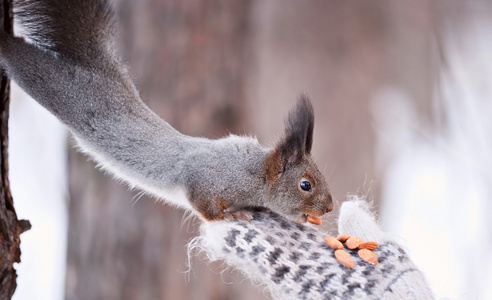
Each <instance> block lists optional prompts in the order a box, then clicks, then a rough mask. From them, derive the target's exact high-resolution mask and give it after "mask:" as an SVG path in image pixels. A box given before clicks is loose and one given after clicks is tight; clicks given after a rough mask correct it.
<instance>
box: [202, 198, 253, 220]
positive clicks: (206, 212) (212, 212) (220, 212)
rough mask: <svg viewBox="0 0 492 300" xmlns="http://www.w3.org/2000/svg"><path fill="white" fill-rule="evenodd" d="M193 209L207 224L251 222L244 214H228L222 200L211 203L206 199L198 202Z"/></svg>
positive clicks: (237, 212)
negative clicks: (237, 221)
mask: <svg viewBox="0 0 492 300" xmlns="http://www.w3.org/2000/svg"><path fill="white" fill-rule="evenodd" d="M195 209H196V210H197V212H198V214H199V215H200V217H201V218H202V219H203V220H204V221H207V222H210V221H222V220H224V221H234V220H245V221H248V222H249V221H251V220H250V218H249V217H248V215H246V213H245V212H242V211H236V212H228V211H227V205H226V203H225V202H224V201H223V200H221V199H217V198H215V199H214V200H212V201H209V200H206V199H203V200H199V201H197V202H196V204H195Z"/></svg>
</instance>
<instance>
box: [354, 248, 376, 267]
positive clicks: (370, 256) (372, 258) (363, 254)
mask: <svg viewBox="0 0 492 300" xmlns="http://www.w3.org/2000/svg"><path fill="white" fill-rule="evenodd" d="M357 253H358V254H359V257H360V258H362V260H364V261H366V262H368V263H370V264H371V265H375V264H377V263H378V258H377V257H376V254H374V252H372V251H371V250H368V249H360V250H359V251H358V252H357Z"/></svg>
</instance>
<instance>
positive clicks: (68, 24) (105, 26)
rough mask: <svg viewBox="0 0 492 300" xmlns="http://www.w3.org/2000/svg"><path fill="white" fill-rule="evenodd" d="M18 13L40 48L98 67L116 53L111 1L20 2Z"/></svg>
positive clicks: (40, 0)
mask: <svg viewBox="0 0 492 300" xmlns="http://www.w3.org/2000/svg"><path fill="white" fill-rule="evenodd" d="M14 14H15V18H16V20H17V21H18V22H20V24H21V26H22V27H24V28H25V30H26V35H27V37H29V38H30V39H32V40H33V41H34V42H35V43H36V44H37V45H38V46H39V47H42V48H45V49H48V50H51V51H54V52H56V53H57V54H58V55H61V56H63V57H64V58H65V59H69V60H72V61H75V62H77V63H78V64H80V63H82V64H83V63H87V64H94V62H95V61H100V60H101V58H103V57H107V56H108V55H110V56H112V54H113V52H114V39H113V37H114V32H115V18H114V13H113V8H112V7H111V5H110V3H108V0H16V1H15V2H14ZM101 56H102V57H101Z"/></svg>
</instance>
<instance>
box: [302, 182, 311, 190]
mask: <svg viewBox="0 0 492 300" xmlns="http://www.w3.org/2000/svg"><path fill="white" fill-rule="evenodd" d="M301 189H302V190H303V191H306V192H309V191H310V190H311V183H310V182H309V181H301Z"/></svg>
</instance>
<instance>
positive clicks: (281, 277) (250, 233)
mask: <svg viewBox="0 0 492 300" xmlns="http://www.w3.org/2000/svg"><path fill="white" fill-rule="evenodd" d="M250 218H251V222H248V221H244V220H239V221H230V222H227V221H219V222H209V223H204V224H203V225H202V226H201V236H200V237H199V238H198V239H197V243H198V246H199V247H200V248H201V249H202V250H204V251H205V252H206V253H207V254H208V256H209V257H210V259H212V260H219V259H221V260H224V261H225V262H226V263H227V264H228V265H229V266H231V267H234V268H236V269H238V270H240V271H242V273H243V274H245V275H246V276H247V277H249V278H250V279H252V280H253V281H255V282H259V283H260V284H261V285H262V286H265V287H267V288H268V290H269V291H270V292H271V294H272V296H273V298H274V299H433V294H432V292H431V289H430V287H429V284H428V283H427V281H426V280H425V278H424V276H423V274H422V273H421V272H420V271H419V270H418V268H417V267H416V266H415V264H414V263H413V262H412V261H411V260H410V258H409V257H408V255H407V253H406V252H405V251H404V250H403V249H402V248H401V247H400V246H399V245H398V244H397V243H396V242H395V241H393V240H392V239H390V238H389V237H388V236H387V235H386V234H384V233H383V232H382V231H381V230H380V228H379V226H378V225H377V223H376V221H375V219H374V217H373V215H372V214H371V213H370V212H369V209H368V205H367V203H366V202H364V201H361V200H354V201H347V202H345V203H343V204H342V207H341V209H340V215H339V219H338V226H339V231H340V233H344V234H348V235H351V236H358V237H360V238H361V239H362V240H363V241H375V242H377V243H378V244H379V246H378V247H377V248H376V249H375V250H374V253H375V254H376V256H377V258H378V260H379V263H378V264H376V265H371V264H368V263H367V262H365V261H363V260H362V259H360V258H359V256H358V255H357V251H356V250H350V249H345V251H347V252H348V253H349V254H350V256H351V258H352V260H353V262H354V264H355V267H354V268H352V269H349V268H347V267H344V266H342V265H341V264H340V263H339V262H338V261H337V260H336V259H335V256H334V253H333V252H334V250H333V249H331V248H330V247H328V246H327V245H326V244H325V242H324V237H325V236H326V234H324V233H323V232H321V231H320V230H318V229H317V228H314V226H313V225H309V224H308V225H304V224H297V223H294V222H291V221H289V220H287V219H285V218H283V217H281V216H279V215H277V214H275V213H272V212H267V211H258V212H252V213H251V214H250Z"/></svg>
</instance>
